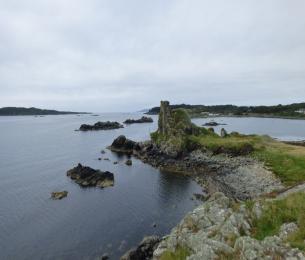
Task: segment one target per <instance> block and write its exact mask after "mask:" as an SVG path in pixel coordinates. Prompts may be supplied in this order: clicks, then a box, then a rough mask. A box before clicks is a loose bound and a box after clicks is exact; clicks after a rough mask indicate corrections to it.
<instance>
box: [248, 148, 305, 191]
mask: <svg viewBox="0 0 305 260" xmlns="http://www.w3.org/2000/svg"><path fill="white" fill-rule="evenodd" d="M254 156H255V157H256V158H258V159H259V160H261V161H264V162H265V165H266V166H268V167H269V168H270V169H271V170H272V172H273V173H274V174H275V175H277V176H278V177H279V178H280V179H281V181H282V182H283V183H284V184H286V185H294V184H297V183H300V182H303V181H304V180H305V157H304V156H302V155H294V154H290V153H289V152H287V151H283V150H276V149H273V148H272V147H269V148H268V147H267V148H265V149H263V150H259V151H256V152H254Z"/></svg>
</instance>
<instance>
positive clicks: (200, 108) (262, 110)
mask: <svg viewBox="0 0 305 260" xmlns="http://www.w3.org/2000/svg"><path fill="white" fill-rule="evenodd" d="M171 108H172V109H177V108H183V109H185V110H186V111H187V112H188V113H189V114H190V115H191V117H203V116H207V114H208V113H212V114H219V115H229V116H262V117H287V118H300V119H305V114H304V113H302V112H298V111H299V110H302V109H305V103H295V104H290V105H276V106H234V105H216V106H204V105H186V104H180V105H171ZM159 111H160V108H159V107H153V108H151V109H150V110H149V111H148V114H158V113H159Z"/></svg>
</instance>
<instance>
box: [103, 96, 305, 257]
mask: <svg viewBox="0 0 305 260" xmlns="http://www.w3.org/2000/svg"><path fill="white" fill-rule="evenodd" d="M221 132H222V133H221V135H217V134H215V133H214V132H213V130H211V129H206V128H203V127H198V126H196V125H194V124H192V123H191V120H190V118H189V116H188V114H187V113H186V112H185V111H184V110H182V109H176V110H172V109H171V108H170V106H169V103H168V102H166V101H164V102H161V106H160V113H159V121H158V130H157V131H156V132H154V133H152V134H151V140H148V141H146V142H134V141H132V140H129V139H127V138H126V137H125V136H120V137H118V138H117V139H115V140H114V141H113V143H112V145H111V146H109V147H108V148H109V149H110V150H112V151H115V152H122V153H127V154H128V155H132V156H134V157H137V158H139V159H140V160H142V161H143V162H145V163H149V164H151V165H152V166H154V167H158V168H160V169H165V170H167V171H174V172H179V173H181V174H186V175H189V176H191V177H192V178H194V179H195V180H196V181H197V182H198V183H199V184H201V185H202V187H203V188H204V189H205V190H206V191H207V192H208V196H207V198H206V201H205V202H203V204H202V205H201V206H199V207H198V208H196V209H195V210H194V211H193V212H191V213H189V214H188V215H187V216H186V217H185V218H184V219H183V220H182V221H181V223H180V224H179V225H178V226H177V227H175V228H174V229H173V230H172V232H171V233H170V235H168V236H165V237H164V238H163V239H162V241H161V242H160V244H159V245H158V247H157V249H156V250H155V251H154V256H153V259H160V260H164V259H198V260H199V259H305V257H304V251H303V250H304V249H305V242H304V241H305V223H304V222H303V221H302V220H301V219H303V218H305V193H304V191H305V188H304V186H302V185H301V186H300V187H299V186H297V187H298V188H296V185H299V184H300V183H302V182H304V181H305V169H304V165H305V164H304V163H305V159H304V157H303V156H302V155H304V154H305V151H304V148H303V147H300V146H295V145H291V144H284V143H281V142H278V141H276V140H274V139H272V138H270V137H267V136H256V135H241V134H239V133H236V132H234V133H227V132H226V131H225V129H223V130H222V131H221ZM300 155H301V156H300ZM289 191H291V194H290V193H289ZM283 194H288V195H287V196H284V197H283ZM281 196H282V197H281ZM283 212H284V213H283ZM129 259H138V258H129ZM148 259H150V258H148Z"/></svg>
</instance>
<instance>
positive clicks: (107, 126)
mask: <svg viewBox="0 0 305 260" xmlns="http://www.w3.org/2000/svg"><path fill="white" fill-rule="evenodd" d="M123 127H124V126H123V125H121V124H120V123H118V122H110V121H107V122H97V123H95V124H94V125H87V124H83V125H81V126H80V128H79V130H80V131H92V130H111V129H118V128H123Z"/></svg>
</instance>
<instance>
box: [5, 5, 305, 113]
mask: <svg viewBox="0 0 305 260" xmlns="http://www.w3.org/2000/svg"><path fill="white" fill-rule="evenodd" d="M161 99H167V100H169V101H170V102H171V103H190V104H243V105H244V104H245V105H247V104H278V103H282V104H286V103H291V102H302V101H304V100H305V1H304V0H253V1H252V0H251V1H250V0H232V1H228V0H213V1H211V0H176V1H174V0H153V1H145V0H128V1H127V0H109V1H103V0H22V1H20V0H0V107H3V106H36V107H41V108H54V109H62V110H74V111H97V112H103V111H126V110H127V111H135V110H140V109H143V108H148V107H151V106H155V105H158V104H159V101H160V100H161Z"/></svg>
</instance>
